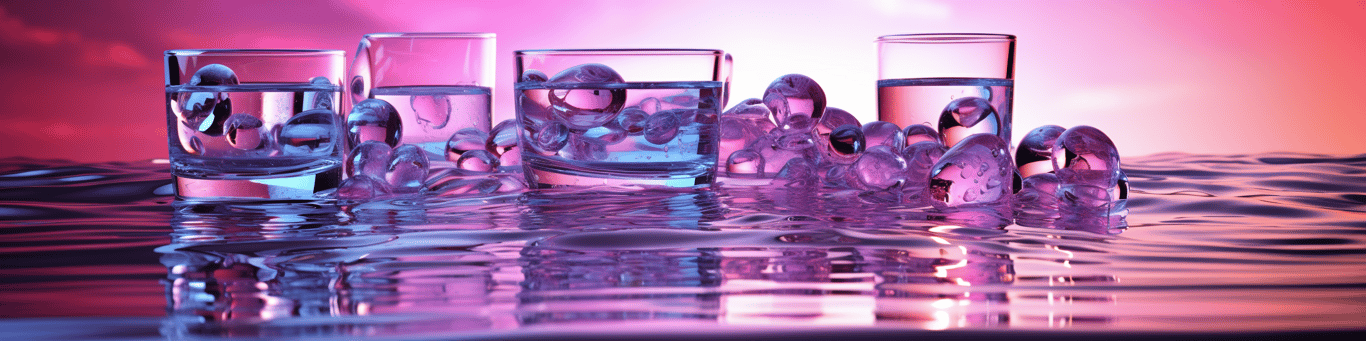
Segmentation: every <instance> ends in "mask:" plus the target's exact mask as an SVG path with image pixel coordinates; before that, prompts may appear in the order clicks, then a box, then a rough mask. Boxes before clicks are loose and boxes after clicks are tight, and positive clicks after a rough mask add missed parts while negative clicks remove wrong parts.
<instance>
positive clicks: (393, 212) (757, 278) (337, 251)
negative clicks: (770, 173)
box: [0, 153, 1366, 337]
mask: <svg viewBox="0 0 1366 341" xmlns="http://www.w3.org/2000/svg"><path fill="white" fill-rule="evenodd" d="M1125 160H1126V162H1125V163H1124V165H1123V167H1124V169H1125V171H1126V172H1127V173H1128V176H1129V177H1130V179H1131V180H1132V186H1133V189H1134V190H1133V191H1132V196H1131V197H1130V198H1129V200H1128V203H1127V204H1128V208H1129V210H1130V213H1129V215H1128V221H1129V223H1130V224H1129V226H1130V228H1129V229H1127V230H1123V231H1114V232H1122V233H1118V234H1114V232H1110V233H1093V232H1087V231H1084V230H1082V229H1079V230H1061V229H1050V228H1036V227H1025V226H1019V225H1014V224H1011V223H1010V221H1009V220H1008V218H1009V216H1008V213H1006V214H1007V216H1002V212H999V211H997V210H992V209H989V208H988V209H980V208H979V209H965V210H954V211H948V210H934V209H932V208H928V207H911V206H906V205H901V204H898V203H897V201H896V200H889V199H888V198H886V196H885V195H881V194H880V193H863V192H859V191H825V190H816V189H813V188H807V187H802V186H775V187H762V186H759V187H755V186H753V185H748V184H752V183H755V182H756V181H748V180H747V181H726V180H727V179H723V181H722V183H723V185H721V186H718V187H716V188H713V189H710V190H691V191H681V192H680V191H620V190H612V189H605V188H599V189H594V190H590V191H578V190H546V191H538V192H524V191H523V192H512V193H500V194H491V195H473V194H461V195H448V196H432V195H429V196H425V197H424V196H406V197H402V196H400V197H391V198H384V199H381V200H374V201H368V202H330V201H285V202H255V203H236V204H231V205H226V204H202V203H188V202H172V200H171V198H170V197H169V196H168V195H169V194H170V193H167V192H166V191H165V190H164V189H165V188H167V187H166V185H167V184H169V181H170V180H169V175H168V173H167V169H166V168H167V166H166V165H165V164H164V163H153V162H130V163H110V164H86V165H83V164H73V163H68V162H59V161H39V160H29V159H8V160H4V161H3V162H0V234H3V237H2V238H0V259H6V266H5V267H3V268H2V269H0V278H3V279H4V282H5V283H7V284H6V285H5V294H4V295H0V305H2V306H5V307H6V309H4V311H5V312H3V313H0V316H5V317H40V316H109V315H118V316H148V317H157V318H158V319H156V320H149V321H152V322H151V323H154V324H155V325H156V327H155V330H157V331H158V332H159V333H160V334H158V335H160V336H164V337H197V336H249V337H280V336H286V337H291V336H292V337H299V336H304V335H308V336H342V337H349V336H359V335H368V336H398V337H405V336H414V335H424V336H450V337H459V336H468V335H473V334H468V333H469V332H488V333H492V334H488V335H493V336H508V335H527V334H518V333H527V331H528V330H536V328H548V329H549V330H579V331H584V332H589V333H592V332H601V331H604V330H607V329H611V330H616V329H617V328H622V327H620V326H624V325H640V326H652V327H650V328H652V329H650V331H643V332H642V333H644V334H651V333H660V330H671V329H670V328H672V329H675V330H676V329H682V330H684V331H685V332H686V331H694V332H695V331H696V330H707V329H705V328H738V329H739V330H741V331H744V330H751V331H752V329H746V328H753V326H756V325H763V326H778V328H791V327H794V326H803V325H809V324H813V323H814V324H825V325H834V326H844V327H846V328H855V327H856V326H857V328H872V330H876V331H890V332H896V331H902V332H904V331H908V330H926V329H966V330H996V329H1005V328H1009V329H1011V330H1016V331H1018V330H1029V329H1047V328H1072V329H1081V330H1087V331H1107V330H1123V331H1134V330H1177V331H1189V332H1204V331H1305V330H1328V329H1333V328H1341V327H1340V326H1343V325H1349V326H1359V325H1360V316H1362V314H1363V313H1366V310H1363V309H1362V307H1366V292H1364V291H1362V290H1361V289H1362V288H1364V287H1366V279H1364V278H1366V277H1363V274H1364V273H1366V272H1363V270H1361V269H1366V257H1363V254H1366V251H1363V250H1366V223H1363V221H1366V219H1363V217H1366V216H1363V215H1362V214H1363V211H1366V177H1363V176H1362V174H1366V156H1327V155H1312V154H1290V153H1273V154H1258V155H1231V156H1218V155H1190V154H1177V153H1169V154H1158V155H1152V156H1147V157H1136V158H1126V159H1125ZM434 174H446V173H439V172H438V173H434ZM451 174H454V173H451ZM149 269H150V270H149ZM157 269H161V270H157ZM11 283H12V284H11ZM11 307H15V308H11ZM1229 307H1236V308H1237V310H1238V311H1239V312H1238V313H1236V314H1234V313H1229V312H1228V311H1229V310H1228V309H1230V308H1229ZM1301 312H1313V314H1309V315H1306V314H1307V313H1301ZM167 314H169V317H167V318H165V319H161V317H162V316H167ZM1310 315H1312V318H1310V317H1309V316H1310ZM622 321H630V322H636V323H635V324H621V323H620V322H622ZM1190 321H1205V322H1202V323H1198V324H1197V323H1193V322H1190ZM1209 321H1217V322H1209ZM604 326H617V327H604ZM692 326H701V327H702V328H703V329H693V328H692ZM869 326H872V327H869ZM655 327H658V328H659V329H653V328H655ZM111 328H112V327H111ZM730 331H734V330H730ZM481 335H482V334H481ZM653 335H657V334H653Z"/></svg>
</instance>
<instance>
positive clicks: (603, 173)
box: [515, 49, 728, 188]
mask: <svg viewBox="0 0 1366 341" xmlns="http://www.w3.org/2000/svg"><path fill="white" fill-rule="evenodd" d="M515 58H516V71H517V77H518V78H517V85H516V94H515V96H516V98H517V99H516V100H517V119H518V120H519V122H520V124H521V136H520V145H521V149H522V165H523V168H524V170H525V172H526V177H527V181H528V182H529V183H530V184H531V185H532V187H534V188H549V187H562V186H577V187H582V186H614V187H638V188H660V187H665V188H705V187H710V186H711V185H712V183H713V182H714V181H715V177H716V162H717V114H718V113H719V112H720V110H721V109H722V108H721V107H722V106H723V105H724V103H723V96H724V95H723V94H724V90H725V88H726V82H725V78H726V77H727V73H728V71H727V70H725V67H726V65H727V63H726V61H725V53H724V52H722V51H720V50H691V49H637V50H629V49H623V50H526V51H517V52H516V53H515Z"/></svg>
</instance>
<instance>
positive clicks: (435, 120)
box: [408, 94, 451, 129]
mask: <svg viewBox="0 0 1366 341" xmlns="http://www.w3.org/2000/svg"><path fill="white" fill-rule="evenodd" d="M408 104H409V105H412V107H413V114H414V117H415V118H416V119H417V123H418V124H419V125H421V126H423V127H428V128H431V129H441V128H445V127H446V123H447V122H450V120H451V99H450V98H449V97H446V95H441V94H436V95H417V96H413V97H409V98H408Z"/></svg>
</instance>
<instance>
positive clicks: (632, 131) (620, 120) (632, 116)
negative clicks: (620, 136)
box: [617, 108, 650, 136]
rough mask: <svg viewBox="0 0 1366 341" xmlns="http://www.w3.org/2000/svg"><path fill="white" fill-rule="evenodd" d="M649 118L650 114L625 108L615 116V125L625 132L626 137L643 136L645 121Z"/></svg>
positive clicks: (636, 109)
mask: <svg viewBox="0 0 1366 341" xmlns="http://www.w3.org/2000/svg"><path fill="white" fill-rule="evenodd" d="M649 118H650V114H648V113H646V112H645V111H644V110H641V109H638V108H626V109H625V110H622V111H621V114H620V115H617V125H618V126H620V127H621V129H622V130H625V131H626V134H627V135H631V136H637V135H642V134H645V120H647V119H649Z"/></svg>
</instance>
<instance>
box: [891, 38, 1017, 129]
mask: <svg viewBox="0 0 1366 341" xmlns="http://www.w3.org/2000/svg"><path fill="white" fill-rule="evenodd" d="M877 47H878V81H877V92H878V120H882V121H887V122H892V123H896V125H898V126H901V127H906V126H909V125H912V124H923V125H926V126H929V127H930V128H934V129H936V130H937V131H939V135H940V138H941V139H942V140H943V142H944V145H946V146H949V147H952V146H953V145H954V144H957V143H958V141H961V140H962V139H964V138H966V137H968V136H969V135H972V134H980V133H988V134H995V135H997V136H1000V137H1001V139H1002V140H1005V141H1006V142H1007V143H1009V142H1010V141H1011V139H1010V129H1011V98H1012V97H1013V96H1014V87H1015V81H1014V78H1015V36H1013V35H1006V34H978V33H934V34H902V35H889V36H882V37H879V38H878V39H877Z"/></svg>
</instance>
